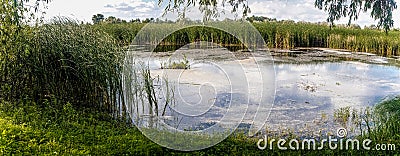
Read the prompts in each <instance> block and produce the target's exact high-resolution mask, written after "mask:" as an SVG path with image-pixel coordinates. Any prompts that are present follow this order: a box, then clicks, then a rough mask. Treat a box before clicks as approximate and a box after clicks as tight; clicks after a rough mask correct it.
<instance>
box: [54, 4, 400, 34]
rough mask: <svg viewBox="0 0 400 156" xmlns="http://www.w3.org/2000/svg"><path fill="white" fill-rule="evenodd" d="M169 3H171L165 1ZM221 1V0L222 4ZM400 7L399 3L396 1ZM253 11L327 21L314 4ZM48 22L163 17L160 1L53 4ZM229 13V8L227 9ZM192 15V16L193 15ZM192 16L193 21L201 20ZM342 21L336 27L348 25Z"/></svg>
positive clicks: (398, 23)
mask: <svg viewBox="0 0 400 156" xmlns="http://www.w3.org/2000/svg"><path fill="white" fill-rule="evenodd" d="M164 1H165V2H167V1H168V0H164ZM219 1H220V0H219ZM396 2H397V4H398V5H399V6H400V0H396ZM248 4H249V6H250V8H251V10H252V13H251V14H250V15H257V16H266V17H270V18H277V19H279V20H283V19H292V20H295V21H310V22H321V21H326V18H327V17H328V15H327V13H326V12H324V11H322V10H319V9H317V8H315V7H314V0H248ZM48 8H49V9H48V10H47V11H46V12H47V15H46V18H47V19H49V18H50V17H52V16H57V15H62V16H70V17H74V18H77V19H79V20H84V21H87V22H90V21H91V18H92V15H94V14H97V13H103V14H104V15H105V16H115V17H119V18H122V19H126V20H130V19H134V18H142V19H143V18H149V17H160V16H161V14H162V12H163V8H162V7H159V6H158V0H85V1H81V0H69V1H62V0H53V1H51V2H50V3H49V4H48ZM226 8H227V9H229V8H230V7H226ZM192 14H193V13H192ZM196 14H199V15H192V16H194V17H201V15H200V13H198V12H197V13H196ZM393 17H394V20H395V27H400V8H399V9H397V10H395V12H394V15H393ZM347 21H348V20H347V19H342V20H340V21H339V22H337V23H347ZM354 23H357V24H359V25H361V26H363V25H371V24H376V23H377V22H376V21H374V20H373V19H372V18H371V17H370V16H369V14H368V13H362V14H361V15H360V17H359V19H358V20H357V21H356V22H354Z"/></svg>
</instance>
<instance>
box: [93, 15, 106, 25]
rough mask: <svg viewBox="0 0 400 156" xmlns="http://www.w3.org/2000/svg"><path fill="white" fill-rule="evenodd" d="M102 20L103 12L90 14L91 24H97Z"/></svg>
mask: <svg viewBox="0 0 400 156" xmlns="http://www.w3.org/2000/svg"><path fill="white" fill-rule="evenodd" d="M103 20H104V15H103V14H96V15H93V16H92V21H93V24H98V23H100V22H102V21H103Z"/></svg>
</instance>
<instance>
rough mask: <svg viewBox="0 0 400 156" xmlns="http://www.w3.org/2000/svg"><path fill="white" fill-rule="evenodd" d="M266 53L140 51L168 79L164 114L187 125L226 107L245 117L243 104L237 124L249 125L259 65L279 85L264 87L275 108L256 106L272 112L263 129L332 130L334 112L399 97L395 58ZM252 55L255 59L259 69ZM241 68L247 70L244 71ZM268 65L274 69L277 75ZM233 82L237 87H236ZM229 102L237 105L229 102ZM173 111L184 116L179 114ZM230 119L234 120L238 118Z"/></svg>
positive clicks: (205, 121) (209, 121) (215, 118)
mask: <svg viewBox="0 0 400 156" xmlns="http://www.w3.org/2000/svg"><path fill="white" fill-rule="evenodd" d="M140 49H141V50H143V49H142V48H140ZM233 53H240V55H237V54H233ZM263 53H265V51H259V52H254V54H249V53H248V52H230V51H229V50H227V49H226V48H221V47H216V48H215V47H213V48H212V50H210V49H209V48H208V49H196V48H195V49H193V48H190V47H182V48H181V49H179V50H177V51H174V52H160V53H150V52H146V51H144V50H143V51H141V52H140V53H136V54H135V55H136V57H139V58H143V59H146V61H147V62H148V65H149V67H150V70H151V74H152V77H160V76H161V77H168V79H169V81H170V82H169V84H170V85H171V86H172V87H173V88H174V94H175V98H176V101H175V105H174V106H171V107H170V109H169V111H168V112H167V114H168V115H167V116H171V118H174V119H168V120H165V122H166V123H168V124H169V125H171V126H172V127H176V128H178V129H182V130H188V129H191V130H197V129H204V128H207V127H210V126H212V125H214V124H215V123H218V122H219V121H220V120H222V119H224V114H225V113H226V112H228V111H233V114H235V111H238V112H237V114H240V113H241V112H242V111H243V109H248V113H247V114H246V115H245V116H244V117H243V121H242V124H240V126H239V127H242V128H249V127H250V126H251V124H252V119H253V117H254V116H253V115H254V113H256V111H257V109H254V108H257V107H248V108H247V107H245V106H244V105H240V104H249V105H257V101H258V100H260V99H257V96H256V95H255V94H257V92H259V91H260V88H252V87H249V84H251V83H253V86H260V87H262V86H263V85H261V84H260V83H262V82H259V80H258V79H256V77H257V76H259V75H257V74H256V73H257V72H256V71H257V70H259V69H261V70H264V69H265V71H264V72H266V73H268V74H273V75H274V76H273V77H274V78H275V84H273V83H270V82H271V81H272V80H270V79H264V81H268V82H266V83H270V84H271V85H274V86H268V85H267V87H268V88H270V87H273V88H274V89H275V98H274V102H273V105H272V104H271V105H269V104H267V108H269V109H266V110H264V111H261V112H260V110H259V111H258V113H261V114H265V115H267V116H268V118H267V119H266V124H265V125H264V126H265V128H266V129H268V130H269V131H280V130H282V129H292V130H294V131H302V130H307V131H311V132H318V131H321V129H323V130H325V131H333V132H334V131H335V130H336V129H335V128H336V127H340V126H339V125H338V124H335V123H334V122H333V112H334V110H335V109H339V108H342V107H346V106H350V107H351V108H352V109H357V110H360V109H365V108H367V107H371V106H374V105H376V104H377V103H379V102H380V101H382V100H384V99H385V98H390V97H393V96H396V95H400V69H399V67H396V66H394V65H391V64H390V63H384V64H373V63H365V62H360V61H354V60H353V61H344V60H342V61H337V60H335V61H318V62H311V63H310V62H308V63H299V62H275V63H274V64H271V60H270V58H269V57H264V54H263ZM184 59H187V60H188V61H189V64H190V68H189V69H161V68H162V66H163V64H165V63H166V62H169V63H170V62H178V63H179V62H180V61H182V60H184ZM254 60H257V64H256V66H255V65H254ZM243 66H246V67H247V69H246V70H243ZM271 66H272V67H273V68H271ZM271 69H275V73H274V71H273V70H271ZM241 75H242V76H243V75H245V77H246V78H247V79H246V81H243V79H240V78H239V79H236V78H233V77H236V76H237V77H240V76H241ZM253 78H255V79H253ZM232 84H235V85H236V87H234V88H233V89H232ZM264 86H265V85H264ZM247 87H248V88H247ZM241 88H243V90H242V89H241ZM247 89H248V90H249V92H247V91H246V90H247ZM267 90H268V89H267ZM263 98H270V97H263ZM232 101H235V103H238V104H239V105H232ZM261 101H263V100H261ZM266 101H268V99H267V100H266ZM172 110H174V111H176V112H179V115H176V114H175V115H174V114H173V113H172V112H173V111H172ZM231 113H232V112H231ZM324 116H326V117H324ZM230 117H232V118H235V116H234V115H231V116H230ZM238 117H240V116H238ZM324 118H325V119H324ZM326 118H327V119H326ZM229 120H230V119H226V121H228V122H229ZM231 120H232V121H233V120H235V119H231ZM324 120H325V121H324Z"/></svg>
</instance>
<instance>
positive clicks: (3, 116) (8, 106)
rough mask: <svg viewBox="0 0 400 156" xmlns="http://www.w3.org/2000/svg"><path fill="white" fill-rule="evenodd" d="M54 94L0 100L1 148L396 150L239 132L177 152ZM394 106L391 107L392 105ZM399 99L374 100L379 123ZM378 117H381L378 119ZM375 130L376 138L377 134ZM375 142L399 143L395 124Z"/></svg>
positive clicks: (75, 151) (80, 151)
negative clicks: (272, 142)
mask: <svg viewBox="0 0 400 156" xmlns="http://www.w3.org/2000/svg"><path fill="white" fill-rule="evenodd" d="M57 103H58V101H57V100H55V99H53V100H50V101H46V102H44V103H41V104H36V103H33V102H31V101H23V102H21V103H18V104H17V103H9V102H5V101H2V102H1V104H0V132H1V134H0V154H1V155H10V154H18V155H20V154H28V155H43V154H49V155H56V154H60V155H71V154H72V155H122V154H128V155H260V154H263V155H302V154H310V155H321V154H324V155H337V154H340V155H342V154H350V153H353V154H367V155H376V154H395V153H397V154H398V153H399V152H398V151H399V149H396V150H397V151H386V152H384V151H365V150H360V151H356V150H348V151H346V150H317V151H310V150H298V151H297V150H295V151H293V150H288V151H283V150H278V149H277V148H276V146H274V149H273V150H269V149H268V150H259V149H258V148H257V145H256V142H257V140H258V139H256V138H248V137H245V136H244V135H242V134H239V133H236V134H234V135H231V136H230V137H228V139H226V140H225V141H223V142H221V143H219V144H217V145H216V146H214V147H211V148H208V149H204V150H201V151H194V152H179V151H174V150H170V149H166V148H163V147H161V146H159V145H157V144H155V143H153V142H151V141H150V140H149V139H147V138H146V137H145V136H143V135H142V134H141V133H140V131H139V130H138V129H136V128H134V127H131V126H129V125H127V124H124V123H123V122H121V121H120V120H115V119H113V118H112V117H111V116H110V115H108V113H106V112H100V111H97V110H95V109H92V108H82V107H74V106H73V105H71V104H69V103H67V104H57ZM394 107H396V109H392V108H394ZM398 107H400V100H399V99H395V100H392V101H388V102H385V103H383V104H380V105H378V107H376V110H377V111H378V110H381V109H390V110H391V111H385V112H389V114H391V115H393V116H392V117H395V118H397V119H396V120H385V121H388V122H384V124H383V125H386V126H389V125H390V126H397V128H398V127H399V125H400V124H399V122H398V121H399V120H398V116H395V114H393V113H398V110H399V109H398ZM381 123H382V122H381ZM377 136H379V138H376V137H377ZM363 138H370V139H372V140H373V142H374V143H396V144H397V146H400V142H399V139H400V136H399V134H398V129H396V128H394V127H388V128H386V129H382V128H381V127H378V128H374V129H371V131H370V133H369V135H365V136H363Z"/></svg>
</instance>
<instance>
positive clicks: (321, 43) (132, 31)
mask: <svg viewBox="0 0 400 156" xmlns="http://www.w3.org/2000/svg"><path fill="white" fill-rule="evenodd" d="M216 23H217V22H216ZM221 23H222V22H221ZM173 25H174V24H173V23H157V24H155V26H153V27H152V28H151V30H152V32H154V33H151V34H149V36H141V37H147V38H143V39H141V40H146V41H152V42H151V43H149V44H158V43H160V44H162V45H185V44H188V43H192V42H196V41H208V42H214V43H218V44H220V45H241V44H242V42H241V41H239V40H238V39H237V38H235V37H234V36H233V35H232V34H229V33H226V32H224V31H221V30H219V29H213V28H209V27H203V26H194V27H189V28H185V29H182V30H178V31H176V32H174V33H173V34H170V35H168V36H166V37H165V38H164V40H163V41H157V40H155V38H157V37H156V36H151V35H154V34H162V32H161V31H166V30H169V29H174V27H173ZM253 26H254V27H255V28H256V29H257V30H258V31H259V32H260V34H261V35H262V37H263V38H264V41H265V42H266V44H267V46H268V48H281V49H293V48H297V47H323V48H335V49H346V50H350V51H354V52H369V53H374V54H378V55H381V56H389V57H390V56H399V55H400V47H399V46H400V32H399V31H395V30H393V31H389V32H388V34H386V33H385V32H384V31H380V30H371V29H359V28H353V27H329V26H328V25H322V24H316V23H304V22H297V23H295V22H290V21H280V22H273V21H271V22H257V23H256V22H255V23H253ZM95 27H97V28H99V29H101V30H104V31H106V32H107V33H109V34H111V35H112V36H113V37H114V38H116V39H117V40H119V41H120V43H124V44H126V45H129V43H132V41H133V39H134V37H135V35H136V33H137V32H138V31H139V30H140V29H141V28H142V27H144V24H142V23H122V24H100V25H96V26H95ZM234 31H235V32H237V33H238V34H246V33H247V32H246V29H241V28H240V27H239V28H237V29H235V30H234ZM157 32H159V33H157ZM243 36H246V35H243ZM247 36H251V35H247ZM158 38H159V37H158ZM246 39H251V38H246ZM243 42H246V41H243Z"/></svg>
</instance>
